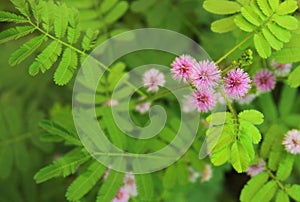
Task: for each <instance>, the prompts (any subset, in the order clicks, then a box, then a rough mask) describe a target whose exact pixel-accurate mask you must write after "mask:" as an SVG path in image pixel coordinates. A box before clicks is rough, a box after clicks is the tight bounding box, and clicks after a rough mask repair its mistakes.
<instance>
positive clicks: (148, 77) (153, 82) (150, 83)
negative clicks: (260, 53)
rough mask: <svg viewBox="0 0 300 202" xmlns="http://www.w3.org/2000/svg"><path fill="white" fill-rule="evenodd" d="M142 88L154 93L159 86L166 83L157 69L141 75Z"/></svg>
mask: <svg viewBox="0 0 300 202" xmlns="http://www.w3.org/2000/svg"><path fill="white" fill-rule="evenodd" d="M143 83H144V87H146V88H148V90H147V91H152V92H156V91H158V88H159V86H164V85H165V83H166V80H165V76H164V74H163V73H161V72H160V71H158V70H157V69H154V68H152V69H150V70H148V71H146V72H145V73H144V75H143Z"/></svg>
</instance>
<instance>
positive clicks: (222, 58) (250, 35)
mask: <svg viewBox="0 0 300 202" xmlns="http://www.w3.org/2000/svg"><path fill="white" fill-rule="evenodd" d="M252 36H253V33H252V34H249V35H248V36H247V37H245V38H244V39H243V40H242V41H241V42H240V43H238V44H236V45H235V46H234V47H233V48H232V49H230V50H229V51H228V52H227V53H225V54H224V55H223V56H222V57H221V58H220V59H219V60H217V62H215V64H219V63H220V62H222V61H223V60H224V59H226V58H227V57H228V56H229V55H230V54H232V53H233V52H234V51H235V50H236V49H238V48H239V47H240V46H241V45H243V44H244V43H246V42H247V41H248V40H249V39H250V38H251V37H252Z"/></svg>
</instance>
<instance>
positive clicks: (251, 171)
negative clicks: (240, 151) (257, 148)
mask: <svg viewBox="0 0 300 202" xmlns="http://www.w3.org/2000/svg"><path fill="white" fill-rule="evenodd" d="M265 165H266V162H265V161H264V160H261V161H259V162H258V163H257V164H253V165H251V166H249V167H248V169H247V175H249V176H251V177H254V176H256V175H258V174H259V173H261V172H263V171H265V170H266V168H265Z"/></svg>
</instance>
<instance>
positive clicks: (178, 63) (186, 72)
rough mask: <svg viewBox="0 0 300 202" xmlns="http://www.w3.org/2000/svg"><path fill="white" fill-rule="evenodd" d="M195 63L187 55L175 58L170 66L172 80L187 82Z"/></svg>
mask: <svg viewBox="0 0 300 202" xmlns="http://www.w3.org/2000/svg"><path fill="white" fill-rule="evenodd" d="M196 63H197V62H196V60H195V59H194V58H193V57H191V56H189V55H181V56H179V57H177V58H175V60H174V62H173V63H172V64H171V66H172V69H171V72H172V74H173V78H174V79H175V80H179V81H180V80H183V81H185V82H186V81H188V80H189V79H190V75H191V72H192V69H193V67H194V66H195V64H196Z"/></svg>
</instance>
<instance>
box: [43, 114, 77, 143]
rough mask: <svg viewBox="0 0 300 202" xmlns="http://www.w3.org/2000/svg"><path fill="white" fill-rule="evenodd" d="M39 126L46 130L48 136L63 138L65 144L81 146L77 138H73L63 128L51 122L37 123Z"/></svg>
mask: <svg viewBox="0 0 300 202" xmlns="http://www.w3.org/2000/svg"><path fill="white" fill-rule="evenodd" d="M39 126H40V127H41V128H43V129H44V130H46V131H47V132H48V133H49V134H51V135H55V136H59V137H61V138H63V140H65V141H66V144H72V145H77V146H81V145H82V144H81V142H80V140H79V139H78V137H77V136H76V137H75V136H74V135H72V134H71V132H69V131H68V130H67V129H65V128H63V127H62V126H61V125H59V124H57V123H55V122H53V121H47V120H43V121H41V122H40V123H39Z"/></svg>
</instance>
